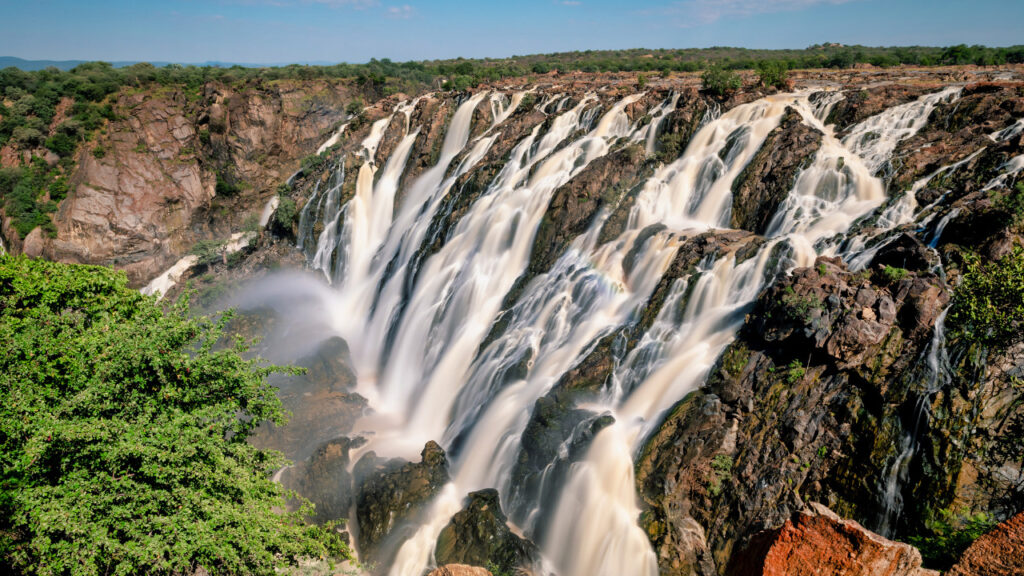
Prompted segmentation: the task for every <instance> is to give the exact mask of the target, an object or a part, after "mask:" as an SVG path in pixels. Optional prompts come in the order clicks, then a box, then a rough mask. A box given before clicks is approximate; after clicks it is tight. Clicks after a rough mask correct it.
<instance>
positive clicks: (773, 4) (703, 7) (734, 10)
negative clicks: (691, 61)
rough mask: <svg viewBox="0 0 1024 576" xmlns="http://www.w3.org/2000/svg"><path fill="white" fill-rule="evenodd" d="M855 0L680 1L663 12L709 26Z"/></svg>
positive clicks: (688, 21)
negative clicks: (736, 18) (724, 20)
mask: <svg viewBox="0 0 1024 576" xmlns="http://www.w3.org/2000/svg"><path fill="white" fill-rule="evenodd" d="M856 1H857V0H682V1H681V2H675V3H674V4H672V6H671V7H670V8H669V9H668V10H666V11H665V12H666V13H667V14H671V15H673V16H677V17H680V18H682V19H683V20H682V22H681V23H680V24H681V25H682V26H696V25H701V24H711V23H712V22H715V21H717V20H719V19H721V18H725V17H729V16H740V17H745V16H753V15H756V14H768V13H772V12H794V11H797V10H804V9H807V8H811V7H813V6H819V5H822V4H833V5H835V4H846V3H847V2H856Z"/></svg>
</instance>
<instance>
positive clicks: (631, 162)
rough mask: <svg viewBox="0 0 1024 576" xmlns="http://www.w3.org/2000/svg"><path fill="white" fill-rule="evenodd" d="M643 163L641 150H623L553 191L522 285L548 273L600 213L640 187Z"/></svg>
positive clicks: (596, 161) (632, 146) (592, 164)
mask: <svg viewBox="0 0 1024 576" xmlns="http://www.w3.org/2000/svg"><path fill="white" fill-rule="evenodd" d="M644 162H645V158H644V151H643V148H641V147H640V146H639V145H631V146H627V147H625V148H623V149H621V150H618V151H616V152H613V153H611V154H609V155H607V156H603V157H601V158H598V159H597V160H595V161H593V162H592V163H591V164H590V166H588V167H587V169H586V170H585V171H583V172H581V173H580V174H579V175H577V176H576V177H575V178H573V179H571V180H569V181H568V182H566V183H565V184H563V185H562V186H560V187H559V188H558V189H557V190H555V192H554V194H553V195H552V197H551V202H550V203H549V204H548V209H547V211H545V212H544V218H543V219H542V220H541V223H540V226H539V227H538V228H537V234H536V236H535V237H534V241H533V251H532V252H531V254H530V262H529V266H528V268H527V273H526V275H525V276H524V278H523V280H522V281H528V279H529V278H532V277H534V276H536V275H537V274H541V273H543V272H546V271H547V270H549V269H550V268H551V265H552V264H554V263H555V260H557V259H558V257H559V256H561V255H562V253H563V252H565V249H566V248H567V247H568V246H569V243H570V242H571V241H572V240H573V239H574V238H576V237H577V236H579V235H580V234H583V233H584V232H585V231H586V230H587V229H588V228H589V227H590V225H591V223H592V222H593V220H594V216H596V215H597V213H598V212H599V211H600V210H602V209H605V210H609V209H611V208H613V207H614V206H615V205H617V204H618V202H619V200H620V199H621V198H622V197H623V196H624V195H625V194H626V193H627V192H629V191H630V190H632V189H633V187H634V186H636V185H638V184H639V183H641V182H642V181H643V176H645V174H643V172H642V171H641V167H642V166H643V165H644Z"/></svg>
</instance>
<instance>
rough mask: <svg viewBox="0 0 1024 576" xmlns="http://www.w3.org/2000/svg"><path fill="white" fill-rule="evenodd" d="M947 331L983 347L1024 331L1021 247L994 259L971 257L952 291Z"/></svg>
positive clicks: (1004, 342)
mask: <svg viewBox="0 0 1024 576" xmlns="http://www.w3.org/2000/svg"><path fill="white" fill-rule="evenodd" d="M948 321H949V326H950V329H951V331H950V334H951V336H953V337H954V338H958V339H964V340H966V341H968V342H972V343H978V344H980V345H982V346H985V347H1004V346H1006V345H1008V344H1011V343H1013V342H1015V341H1017V340H1020V338H1021V333H1022V331H1024V249H1021V247H1020V246H1017V247H1015V248H1014V249H1013V251H1012V252H1011V253H1009V254H1007V255H1006V256H1003V257H1002V258H1001V259H1000V260H998V261H996V262H982V261H981V260H980V259H979V258H977V257H970V258H968V259H967V261H966V262H965V263H964V271H963V277H962V280H961V282H960V285H959V286H958V287H957V288H956V291H955V292H954V293H953V303H952V305H951V307H950V310H949V315H948Z"/></svg>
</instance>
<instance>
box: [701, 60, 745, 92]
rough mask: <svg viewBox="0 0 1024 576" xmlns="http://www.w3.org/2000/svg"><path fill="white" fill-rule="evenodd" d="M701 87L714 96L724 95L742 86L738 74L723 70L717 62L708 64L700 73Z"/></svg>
mask: <svg viewBox="0 0 1024 576" xmlns="http://www.w3.org/2000/svg"><path fill="white" fill-rule="evenodd" d="M700 83H701V88H703V89H704V90H706V91H708V92H710V93H711V94H714V95H715V96H725V95H726V94H728V93H730V92H735V91H736V90H739V89H740V88H742V87H743V80H742V79H741V78H740V75H739V74H737V73H735V72H733V71H731V70H725V69H723V68H722V67H720V66H718V65H717V64H713V65H711V66H708V68H707V69H706V70H704V72H703V73H702V74H701V75H700Z"/></svg>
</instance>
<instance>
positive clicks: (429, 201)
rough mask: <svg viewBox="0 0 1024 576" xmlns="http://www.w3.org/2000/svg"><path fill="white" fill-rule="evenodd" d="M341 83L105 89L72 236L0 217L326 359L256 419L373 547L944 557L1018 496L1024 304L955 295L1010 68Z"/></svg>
mask: <svg viewBox="0 0 1024 576" xmlns="http://www.w3.org/2000/svg"><path fill="white" fill-rule="evenodd" d="M641 84H643V85H641ZM351 90H352V88H351V87H349V86H341V85H331V84H330V83H329V82H328V83H319V84H316V85H295V86H290V87H286V88H282V87H281V86H275V87H272V88H271V87H263V88H261V89H258V90H255V91H252V90H250V91H248V92H244V93H242V92H241V91H238V90H236V89H234V88H231V87H226V86H217V85H215V84H213V83H211V84H210V85H207V86H206V87H205V88H204V91H203V92H202V94H201V97H200V101H199V102H200V103H199V104H193V103H187V102H185V99H184V98H183V97H180V95H167V94H142V93H139V94H124V95H121V96H119V100H118V107H119V108H118V110H121V111H122V112H123V117H122V118H121V119H117V120H114V121H112V122H111V124H110V126H109V128H108V131H107V133H106V135H105V136H104V138H106V139H107V140H108V142H109V144H108V145H107V148H108V152H107V153H106V156H105V157H96V155H95V154H92V153H90V152H87V151H85V150H82V151H81V152H79V164H78V167H77V168H76V169H75V173H74V176H73V177H72V178H71V182H72V192H71V193H70V194H69V197H68V198H67V199H66V200H64V201H63V202H62V203H61V204H60V208H59V210H58V212H57V213H56V214H55V216H54V222H55V225H56V230H57V232H56V235H55V237H53V238H46V237H44V236H43V234H42V233H41V231H39V230H40V229H37V231H35V232H32V233H31V234H29V235H27V236H26V237H25V238H20V236H19V235H18V234H17V232H16V231H15V230H14V228H13V225H12V223H11V220H10V218H9V217H8V218H6V219H5V220H4V228H3V237H4V243H5V246H7V247H8V249H10V250H12V251H15V252H25V253H29V254H32V255H36V256H39V255H41V256H44V257H47V258H52V259H57V260H66V261H78V262H90V263H103V264H109V265H113V266H115V267H118V268H122V269H125V270H127V271H128V273H129V277H130V279H131V280H132V282H133V283H134V284H135V285H137V286H138V287H139V288H143V287H144V286H146V285H147V284H148V285H149V286H148V287H146V288H144V289H145V290H148V291H150V292H154V293H155V292H160V293H161V294H162V295H170V296H171V297H174V296H175V295H177V294H178V293H180V291H181V289H182V288H183V286H185V284H186V283H187V281H188V280H191V282H192V285H193V286H194V287H196V288H197V289H198V296H199V298H198V300H199V304H200V305H201V306H204V307H207V308H209V309H220V308H223V307H228V306H231V307H236V308H238V309H239V310H240V311H241V314H240V315H239V317H238V318H236V320H235V325H236V328H237V329H238V330H240V331H241V332H242V333H243V334H247V335H249V336H256V335H260V336H262V337H263V340H262V341H261V342H260V343H259V344H258V345H257V346H256V350H257V351H258V352H259V353H260V354H261V355H263V356H265V357H266V358H268V359H269V360H271V361H273V362H287V363H296V364H298V365H300V366H303V367H305V368H306V369H307V373H306V374H305V375H277V376H273V377H272V380H271V381H272V383H274V384H275V385H276V386H278V388H279V390H280V396H281V398H282V400H283V402H284V404H285V406H286V407H287V408H288V409H289V410H291V411H292V412H293V419H292V422H291V423H290V424H288V425H287V426H285V427H283V428H272V427H270V426H265V427H263V428H261V429H260V431H259V432H258V433H257V435H256V436H255V437H254V440H253V441H254V443H256V444H257V445H258V446H261V447H268V448H274V449H279V450H281V451H283V452H284V453H285V455H286V456H287V457H288V458H289V459H291V460H292V461H293V462H294V464H293V465H292V466H289V467H286V468H284V469H282V470H280V471H279V472H278V474H277V475H276V478H277V479H278V480H279V481H280V482H281V483H283V484H284V485H285V486H288V487H290V488H293V489H295V490H296V491H297V492H298V493H300V494H302V495H303V496H305V497H307V498H309V499H310V500H312V501H313V502H314V503H315V504H316V505H317V519H318V520H320V521H326V520H338V519H347V520H348V523H347V530H348V533H349V534H350V536H351V539H352V543H353V545H354V548H355V549H356V551H357V552H358V556H359V560H360V562H361V565H362V567H363V568H364V569H365V570H366V571H368V572H371V573H374V574H391V575H393V576H419V575H421V574H424V573H425V572H427V571H428V570H430V569H432V568H434V567H437V566H443V565H446V564H468V565H474V566H479V567H483V568H487V569H488V570H490V571H491V572H492V573H493V574H496V575H497V574H514V573H530V574H558V575H561V576H597V575H609V576H611V575H618V574H636V575H655V574H666V575H668V574H672V575H677V574H678V575H690V574H697V575H701V576H710V575H713V574H746V573H761V572H753V571H751V570H753V569H752V568H750V566H752V565H753V564H752V563H756V558H755V556H756V555H757V550H758V546H760V545H761V544H762V543H763V542H765V540H764V539H765V538H766V536H765V535H766V534H768V533H769V532H770V531H772V530H785V529H786V528H781V527H783V526H790V527H792V525H794V524H795V525H796V526H798V527H804V526H806V525H807V524H808V523H813V522H825V520H822V519H830V520H828V521H829V522H832V521H833V520H831V519H832V518H833V516H834V515H838V516H835V518H834V522H837V523H838V522H840V518H845V519H851V520H854V521H856V522H859V523H860V524H861V525H863V526H864V527H865V528H867V529H869V530H872V531H874V532H877V533H878V534H880V535H881V536H882V537H885V538H892V539H894V540H899V541H903V542H908V541H909V542H911V543H912V544H915V545H917V546H918V547H920V548H921V549H922V552H923V553H924V554H925V559H924V565H925V567H924V568H921V563H922V560H921V555H920V553H918V552H917V551H916V549H914V548H910V547H906V552H905V553H906V554H907V559H906V560H905V562H904V563H905V567H904V570H903V571H901V572H893V573H898V574H925V573H927V572H926V571H925V569H927V568H941V569H947V568H949V567H950V566H949V565H950V564H951V563H952V561H955V560H957V558H952V559H941V558H940V557H941V554H939V553H935V552H934V551H933V550H931V548H929V546H930V545H931V543H932V542H934V540H935V539H936V538H937V537H938V535H940V534H945V532H942V531H943V530H948V531H954V530H959V529H963V528H965V526H966V525H967V524H969V523H970V522H974V521H976V520H977V519H978V518H982V519H983V520H984V521H985V522H988V524H987V525H986V527H992V526H995V524H997V523H999V522H1002V521H1004V520H1008V519H1010V518H1011V517H1013V516H1014V515H1016V514H1018V513H1019V512H1021V511H1022V509H1024V506H1022V504H1024V475H1022V471H1021V465H1022V461H1024V449H1022V447H1021V442H1020V437H1019V432H1020V430H1021V426H1024V393H1022V390H1021V388H1020V386H1019V379H1020V378H1021V372H1022V369H1024V356H1022V354H1021V346H1022V345H1024V342H1022V341H1021V339H1020V330H1021V325H1020V324H1012V325H1010V326H1008V328H1009V330H1010V334H1007V335H1004V337H1001V338H996V337H995V336H993V334H995V333H996V332H998V331H994V330H993V329H992V327H991V326H990V325H986V324H983V319H982V318H980V317H979V315H978V306H979V304H978V302H977V301H976V299H977V298H981V299H983V300H984V299H985V298H988V299H989V300H988V301H989V302H991V301H994V300H996V299H997V296H998V294H1002V292H998V291H997V288H998V287H994V286H992V285H985V286H984V290H988V291H987V292H983V293H982V294H981V295H980V296H979V295H977V293H975V292H971V290H972V289H975V288H972V287H976V286H978V285H979V281H978V280H977V279H976V277H977V276H978V275H979V274H982V273H990V274H993V275H996V274H998V273H1001V272H999V271H1000V270H1003V269H1012V267H1013V266H1018V268H1019V266H1020V265H1019V262H1020V260H1021V259H1022V254H1021V238H1022V237H1021V234H1022V233H1024V228H1022V226H1024V216H1022V214H1024V212H1022V208H1021V206H1024V203H1022V202H1024V200H1022V198H1024V184H1021V183H1022V182H1024V179H1022V176H1021V171H1022V170H1024V70H1022V69H1021V68H1020V66H1019V65H1018V66H1008V67H1007V68H1006V70H996V69H992V70H964V69H957V68H935V69H921V70H916V71H913V72H906V71H903V70H897V69H894V70H886V71H881V70H876V71H857V70H855V71H846V72H843V73H841V74H840V73H826V72H822V71H806V72H803V73H799V74H794V75H793V79H792V86H791V87H790V88H788V89H786V90H778V89H775V88H770V87H761V86H755V85H753V83H752V82H748V83H747V85H746V87H745V88H743V89H741V90H738V91H735V92H733V93H730V94H725V95H715V94H712V93H710V92H709V91H706V90H701V89H700V87H699V86H698V85H697V82H696V77H695V76H692V75H691V76H675V77H673V76H666V77H663V78H657V79H651V80H645V81H644V82H642V83H641V82H638V81H637V78H636V77H635V75H630V74H621V75H606V74H565V75H557V74H552V75H546V76H539V77H536V78H533V79H531V81H530V82H521V81H515V80H505V81H501V82H496V83H493V84H492V85H484V86H480V87H477V88H475V89H473V90H471V91H434V92H428V93H424V94H420V95H417V96H406V95H393V96H388V97H386V98H382V99H380V100H378V101H376V102H371V103H369V104H368V105H366V106H365V108H363V109H362V110H357V109H354V108H352V109H346V104H347V103H349V102H351V101H353V98H352V92H351ZM300 104H301V105H300ZM189 106H191V108H190V107H189ZM169 112H170V114H169ZM154 126H158V127H159V128H153V127H154ZM202 134H205V136H202ZM137 142H143V143H144V144H145V145H146V146H148V147H149V149H151V150H156V152H157V153H156V154H154V155H152V156H147V157H146V158H145V159H134V158H133V156H132V154H133V153H134V152H133V147H135V146H141V144H137ZM318 148H319V150H318ZM5 150H7V149H5ZM313 152H315V153H316V155H315V156H312V157H310V158H311V160H307V161H304V162H302V167H301V168H299V170H298V171H297V172H295V171H294V169H295V168H298V164H299V159H300V158H301V157H302V156H305V155H306V154H310V153H313ZM12 154H13V150H12V151H11V153H7V152H5V155H6V156H11V155H12ZM261 155H262V156H263V157H262V158H261V157H260V156H261ZM268 156H269V157H272V158H274V160H267V157H268ZM211 163H212V165H211ZM231 171H233V173H234V174H238V175H241V176H244V179H245V180H246V181H248V182H251V183H255V185H254V186H253V187H252V188H251V189H244V187H243V190H242V191H241V192H237V193H235V195H233V196H231V197H225V196H226V195H225V194H223V193H218V192H217V190H218V182H219V180H218V178H220V176H219V174H221V173H227V172H231ZM154 182H157V183H159V185H154ZM222 192H223V191H222ZM148 196H154V197H153V198H149V197H148ZM155 196H159V198H156V197H155ZM286 207H290V210H291V211H292V212H293V213H292V214H288V213H286ZM247 214H248V215H250V217H251V216H253V215H256V214H259V215H260V218H259V223H258V226H250V227H249V229H248V230H245V229H243V225H242V220H243V218H244V217H245V215H247ZM33 235H34V236H33ZM99 238H103V240H102V241H100V240H98V239H99ZM195 238H203V239H205V240H210V239H213V240H216V241H218V242H219V244H217V245H216V247H215V250H214V251H215V254H214V256H213V257H209V255H208V254H203V253H199V252H197V251H195V250H192V253H191V254H189V251H190V249H191V248H193V246H192V244H194V242H193V239H195ZM229 240H230V241H231V242H232V243H231V244H230V245H229V242H228V241H229ZM111 246H120V248H117V249H113V248H110V247H111ZM1015 263H1016V264H1015ZM281 269H288V270H290V271H282V270H281ZM165 270H167V273H164V271H165ZM993 282H995V281H993ZM1013 304H1014V303H1013V301H1012V299H1011V301H1010V302H1009V304H1008V307H1007V308H1006V309H1005V311H1006V312H1007V314H1008V316H1007V317H1008V318H1010V320H1009V321H1010V322H1018V321H1019V317H1018V316H1013V315H1012V313H1013V310H1012V307H1013ZM1017 305H1018V306H1020V308H1017V312H1018V313H1019V312H1020V311H1021V310H1024V303H1020V302H1017ZM1003 321H1004V322H1006V321H1007V320H1005V319H1004V320H1003ZM826 507H827V508H826ZM811 510H813V511H815V512H814V514H815V515H814V516H813V520H808V519H807V518H811V516H809V515H810V514H811V512H809V511H811ZM833 513H834V514H833ZM800 514H803V515H804V516H800ZM940 522H941V523H945V524H946V526H945V527H944V528H939V524H938V523H940ZM787 523H788V524H787ZM844 526H845V525H844ZM766 549H767V548H766ZM900 550H904V549H902V548H901V549H900ZM959 552H960V551H957V553H956V554H957V556H959ZM902 553H903V552H901V554H902ZM915 555H916V556H915ZM901 562H903V560H901ZM943 563H945V564H944V565H943ZM901 566H902V564H901ZM766 573H767V572H766ZM793 573H796V572H793ZM850 573H854V572H850ZM865 573H868V572H865Z"/></svg>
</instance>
